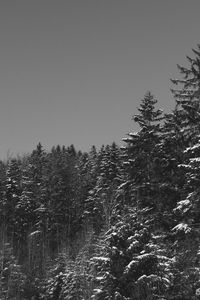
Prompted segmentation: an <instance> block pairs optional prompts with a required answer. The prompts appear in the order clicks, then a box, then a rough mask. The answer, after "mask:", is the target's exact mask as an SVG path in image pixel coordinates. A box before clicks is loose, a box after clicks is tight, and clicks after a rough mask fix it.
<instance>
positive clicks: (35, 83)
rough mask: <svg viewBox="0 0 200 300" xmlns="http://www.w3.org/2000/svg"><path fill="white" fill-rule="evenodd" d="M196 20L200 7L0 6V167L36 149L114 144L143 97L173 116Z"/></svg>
mask: <svg viewBox="0 0 200 300" xmlns="http://www.w3.org/2000/svg"><path fill="white" fill-rule="evenodd" d="M199 12H200V1H199V0H196V1H195V0H190V1H188V0H187V1H186V0H168V1H164V0H65V1H64V0H57V1H56V0H17V1H16V0H2V1H1V2H0V45H1V47H0V158H5V157H6V155H7V151H8V150H9V152H10V153H13V154H14V155H15V154H16V153H20V154H21V153H23V152H30V151H32V150H33V149H34V148H35V147H36V145H37V143H38V142H39V141H40V142H41V143H42V144H43V146H44V147H45V149H47V150H48V149H50V148H51V147H52V146H53V145H57V144H60V145H66V146H69V145H70V144H74V145H75V147H76V148H77V149H81V150H89V149H90V146H91V145H93V144H94V145H96V146H97V147H99V146H100V145H102V144H110V143H111V142H113V141H116V142H117V143H119V144H120V143H121V139H122V138H123V137H125V135H126V133H128V132H129V131H133V130H135V129H136V128H135V124H134V122H133V121H132V120H131V117H132V115H133V114H134V113H136V112H137V109H136V108H137V107H138V106H139V104H140V99H141V98H142V97H143V96H144V94H145V93H146V91H147V90H150V91H151V92H152V93H153V94H154V95H155V96H156V97H157V99H158V100H159V105H158V106H159V108H163V109H164V110H165V111H167V110H169V109H170V108H173V107H174V100H173V99H172V97H171V94H170V80H169V79H170V78H171V77H176V76H177V74H178V72H177V68H176V64H177V63H179V64H182V65H185V64H187V61H186V59H185V56H186V55H191V56H192V51H191V49H192V48H195V47H196V44H197V43H199V42H200V34H199V30H200V18H199Z"/></svg>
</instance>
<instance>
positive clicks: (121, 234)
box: [0, 46, 200, 300]
mask: <svg viewBox="0 0 200 300" xmlns="http://www.w3.org/2000/svg"><path fill="white" fill-rule="evenodd" d="M193 51H194V58H190V57H187V58H188V62H189V66H188V67H181V66H178V68H179V70H180V73H181V76H182V78H180V79H173V80H172V82H173V83H174V84H175V85H176V86H178V87H177V89H174V90H172V92H173V96H174V99H175V108H174V110H173V111H172V112H171V113H168V114H164V113H163V111H162V110H161V109H158V108H157V105H158V101H157V100H156V99H155V97H154V96H153V95H152V94H151V93H150V92H148V93H146V95H145V96H144V98H143V99H142V100H141V103H140V106H139V108H138V112H137V113H136V114H135V115H134V116H133V120H134V122H136V123H137V125H138V126H139V130H138V131H137V132H130V133H129V134H128V135H127V137H126V138H124V147H121V148H119V147H118V146H117V145H116V144H115V143H113V144H111V145H106V146H102V147H101V149H99V150H97V149H96V148H95V146H93V147H92V148H91V150H90V151H89V152H88V153H83V152H81V151H77V150H76V149H75V148H74V146H73V145H71V146H69V147H65V146H62V147H61V146H59V145H58V146H57V147H53V148H52V150H51V151H49V152H47V151H45V150H44V149H43V147H42V145H41V144H40V143H39V144H38V145H37V147H36V149H35V150H33V152H32V153H30V154H28V155H26V156H23V157H17V158H12V159H9V160H8V161H6V162H3V161H1V162H0V299H2V300H4V299H9V300H14V299H16V300H34V299H35V300H36V299H37V300H47V299H48V300H70V299H71V300H72V299H73V300H89V299H93V300H95V299H96V300H106V299H107V300H156V299H158V300H159V299H160V300H164V299H166V300H191V299H194V300H196V299H200V201H199V199H200V125H199V124H200V123H199V121H200V46H198V49H197V50H193Z"/></svg>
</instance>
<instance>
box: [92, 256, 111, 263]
mask: <svg viewBox="0 0 200 300" xmlns="http://www.w3.org/2000/svg"><path fill="white" fill-rule="evenodd" d="M92 260H96V261H102V262H109V261H110V259H109V258H108V257H103V256H95V257H93V258H92Z"/></svg>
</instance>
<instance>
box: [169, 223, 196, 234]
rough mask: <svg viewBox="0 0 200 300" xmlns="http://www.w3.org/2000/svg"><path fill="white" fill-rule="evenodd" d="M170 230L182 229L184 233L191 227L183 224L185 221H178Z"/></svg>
mask: <svg viewBox="0 0 200 300" xmlns="http://www.w3.org/2000/svg"><path fill="white" fill-rule="evenodd" d="M172 231H175V232H178V231H184V232H185V233H189V232H190V231H191V228H190V227H189V226H188V225H187V224H185V223H180V224H178V225H176V226H175V227H174V228H173V229H172Z"/></svg>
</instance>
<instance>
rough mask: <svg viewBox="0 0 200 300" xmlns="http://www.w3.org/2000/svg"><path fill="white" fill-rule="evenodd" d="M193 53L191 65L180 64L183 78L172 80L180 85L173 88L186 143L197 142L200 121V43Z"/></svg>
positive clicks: (189, 58)
mask: <svg viewBox="0 0 200 300" xmlns="http://www.w3.org/2000/svg"><path fill="white" fill-rule="evenodd" d="M193 53H194V54H195V57H194V58H191V57H189V56H187V59H188V62H189V67H182V66H180V65H178V69H179V71H180V73H181V75H182V77H183V79H172V80H171V81H172V83H173V84H175V85H177V86H178V89H172V93H173V95H174V97H175V99H176V104H177V105H176V109H177V111H178V114H179V118H180V120H181V123H182V129H184V140H185V142H186V143H193V142H195V140H196V139H195V137H196V133H199V121H200V45H198V50H195V49H193ZM187 146H189V145H187Z"/></svg>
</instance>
